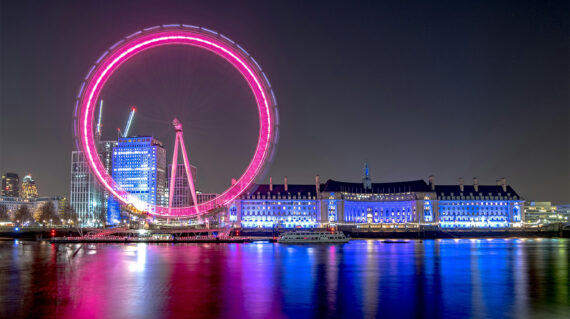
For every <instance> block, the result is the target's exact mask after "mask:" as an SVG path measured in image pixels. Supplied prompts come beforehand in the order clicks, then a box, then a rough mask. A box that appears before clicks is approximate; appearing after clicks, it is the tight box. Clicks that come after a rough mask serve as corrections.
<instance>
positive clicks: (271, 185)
mask: <svg viewBox="0 0 570 319" xmlns="http://www.w3.org/2000/svg"><path fill="white" fill-rule="evenodd" d="M269 191H270V192H272V191H273V177H271V176H269Z"/></svg>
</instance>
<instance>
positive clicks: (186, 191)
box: [166, 164, 197, 207]
mask: <svg viewBox="0 0 570 319" xmlns="http://www.w3.org/2000/svg"><path fill="white" fill-rule="evenodd" d="M190 170H191V171H192V178H193V179H194V185H196V184H197V183H196V173H197V169H196V167H195V166H192V165H190ZM171 172H172V164H168V184H167V185H166V187H167V191H170V189H169V187H170V181H171V179H172V176H171ZM169 196H170V195H169ZM193 203H194V201H193V200H192V193H191V192H190V185H189V184H188V174H186V168H185V167H184V164H177V166H176V179H175V180H174V195H173V196H172V207H186V206H190V205H192V204H193Z"/></svg>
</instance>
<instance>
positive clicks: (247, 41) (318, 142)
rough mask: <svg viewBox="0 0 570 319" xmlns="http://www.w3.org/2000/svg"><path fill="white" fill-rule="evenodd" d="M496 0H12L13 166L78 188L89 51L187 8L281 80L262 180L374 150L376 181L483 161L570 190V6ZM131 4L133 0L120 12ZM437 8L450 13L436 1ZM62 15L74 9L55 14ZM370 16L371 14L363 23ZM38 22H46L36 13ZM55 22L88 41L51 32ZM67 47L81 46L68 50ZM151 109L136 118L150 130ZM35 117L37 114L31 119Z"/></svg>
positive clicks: (303, 177)
mask: <svg viewBox="0 0 570 319" xmlns="http://www.w3.org/2000/svg"><path fill="white" fill-rule="evenodd" d="M141 5H142V6H146V7H152V5H151V4H148V3H142V4H141ZM486 5H492V6H493V8H494V9H495V10H493V12H492V14H491V13H489V12H487V11H485V10H483V9H482V7H478V6H477V5H475V4H452V5H451V6H452V7H453V12H454V14H456V15H457V17H458V18H456V17H455V16H452V15H451V14H448V13H446V11H444V10H441V8H437V7H436V8H433V7H430V8H422V7H421V5H420V4H416V5H413V6H412V5H410V6H409V7H408V6H406V5H401V7H386V6H385V5H378V7H377V6H371V7H365V6H362V7H359V8H352V7H351V8H349V10H342V9H343V8H345V7H343V6H341V5H337V4H331V5H330V6H327V7H323V8H321V7H319V6H318V5H316V4H308V5H306V7H304V8H303V10H301V12H300V11H299V10H295V11H291V10H290V9H288V8H281V7H280V5H279V4H271V5H269V4H263V5H260V6H258V7H256V8H255V9H254V10H252V11H249V10H245V9H243V8H238V7H236V8H234V9H235V10H233V11H235V12H232V13H229V12H218V11H216V10H215V9H212V8H205V9H204V10H202V11H201V12H202V13H201V14H198V13H196V12H195V11H193V10H190V5H188V6H184V5H183V6H182V7H183V8H185V10H180V11H181V12H180V13H174V12H172V11H171V10H169V9H168V8H164V7H159V8H157V10H159V12H162V13H163V15H160V14H159V15H154V16H152V17H149V16H146V15H145V14H133V15H131V16H130V17H129V18H127V19H111V20H117V21H111V22H110V21H109V19H103V18H101V16H100V13H101V12H102V11H104V10H106V9H108V7H106V6H108V5H107V4H104V5H102V6H101V8H92V9H93V13H91V14H89V13H87V11H89V10H85V9H84V8H80V7H81V6H77V7H73V6H72V7H71V8H70V9H69V10H67V11H66V12H68V13H70V12H74V13H77V14H75V15H74V14H70V15H69V16H65V17H60V16H59V15H58V13H57V12H58V11H57V5H55V6H54V7H49V6H46V8H45V10H43V14H45V17H43V18H41V19H37V18H38V17H35V16H34V14H33V13H32V12H31V11H30V12H28V11H26V10H27V9H26V7H25V5H18V4H5V3H3V4H2V6H3V10H2V11H3V12H14V13H19V14H17V15H16V14H14V15H13V16H14V17H18V18H17V19H15V18H11V16H10V15H6V14H4V15H3V19H2V20H3V22H4V26H3V27H2V38H1V40H2V49H1V50H2V55H1V56H2V59H1V63H2V69H3V72H2V75H1V76H2V81H1V85H2V92H5V93H3V97H2V101H1V105H0V107H1V116H0V133H1V134H0V149H1V151H0V153H1V154H0V169H1V170H2V173H5V172H16V173H18V174H19V175H20V176H21V177H22V176H24V175H25V174H26V173H28V172H31V173H33V176H34V179H35V180H36V182H37V183H38V189H39V191H40V194H41V195H42V196H45V195H54V194H58V195H64V196H67V195H68V194H69V180H70V176H69V165H70V163H69V154H70V153H71V151H72V150H73V149H74V145H73V134H72V124H71V123H70V122H71V117H72V112H73V99H74V97H75V95H76V93H77V90H78V89H79V84H80V82H81V79H82V78H83V77H84V75H85V73H86V72H87V71H88V68H89V65H90V64H91V63H93V61H94V60H96V58H97V57H98V55H99V54H100V53H101V52H103V51H104V50H105V49H106V48H108V47H109V46H110V45H112V44H113V43H115V41H116V40H117V39H119V38H121V37H124V36H125V35H128V34H130V33H132V32H134V31H136V30H138V29H140V28H144V27H148V26H152V25H155V24H163V23H171V22H180V23H192V24H197V25H203V26H206V27H211V28H214V29H216V30H218V31H220V32H221V33H223V34H227V35H228V36H230V37H231V38H232V39H234V40H236V41H238V42H239V43H241V44H243V45H244V46H246V47H247V48H248V50H249V51H250V52H251V53H252V55H253V56H254V57H255V58H256V60H258V61H259V63H260V64H261V65H263V66H264V70H265V71H267V73H268V76H269V78H270V80H271V82H272V84H273V85H274V87H275V88H276V95H277V100H278V101H279V111H280V117H281V123H282V126H281V128H280V132H281V136H280V141H279V145H278V146H277V153H276V156H275V158H274V160H273V163H272V165H271V166H270V171H269V172H268V174H267V176H266V178H265V180H260V182H261V183H267V181H268V178H269V176H273V178H275V179H281V178H282V177H283V176H288V177H289V179H290V180H291V181H294V182H295V183H310V182H311V180H312V178H313V177H314V175H315V174H320V175H321V176H322V178H323V179H329V178H331V179H339V180H354V181H358V180H359V178H360V167H361V166H362V164H363V163H364V162H368V163H369V165H370V166H371V168H372V169H373V172H374V173H373V176H372V179H373V181H374V182H392V181H399V180H414V179H418V178H421V179H424V180H425V179H427V176H428V175H431V174H433V175H435V177H436V184H437V183H441V184H454V183H456V181H457V178H458V177H463V178H464V179H465V180H470V179H471V178H472V177H475V176H477V177H478V178H479V180H480V181H481V183H484V184H494V182H495V181H496V180H497V179H499V178H501V177H506V178H507V180H508V181H509V184H512V185H514V187H516V189H517V190H518V192H519V193H520V194H521V196H523V197H524V198H525V199H527V200H536V201H553V202H555V203H567V202H570V198H569V196H570V195H569V194H570V168H569V167H568V164H567V163H568V162H570V156H569V149H568V147H567V145H568V142H569V138H570V134H569V131H568V130H569V125H568V124H569V123H568V122H569V113H568V112H569V110H568V97H569V90H568V86H569V85H568V76H567V75H568V59H567V56H568V54H567V53H568V52H569V51H568V43H567V41H561V40H562V39H567V35H568V28H567V26H568V21H567V19H565V18H564V16H563V15H561V14H559V13H557V12H559V11H560V10H562V11H563V10H564V8H565V7H566V5H563V4H560V6H561V8H558V7H556V6H550V7H547V6H544V5H541V4H536V3H533V4H527V5H526V6H517V7H516V8H511V7H510V6H509V5H506V4H490V3H487V4H486ZM40 6H41V4H40ZM127 7H128V6H127V5H126V3H124V4H123V3H119V5H118V7H117V12H118V13H117V14H119V13H124V12H126V11H127V10H128V9H127ZM281 9H282V10H281ZM321 9H323V10H324V11H323V12H324V14H320V13H323V12H321ZM423 9H426V10H430V13H434V14H437V15H436V16H437V17H438V18H439V19H436V20H437V21H439V22H438V23H436V22H434V21H436V20H432V19H427V18H425V17H424V16H422V15H421V14H420V13H421V11H422V10H423ZM510 10H516V12H517V13H518V15H517V16H511V15H510V12H511V11H510ZM40 11H42V10H40ZM80 11H81V14H79V13H80ZM147 11H148V10H147ZM229 11H232V10H229ZM368 11H369V12H368ZM383 11H386V12H387V13H385V15H384V13H382V12H383ZM26 12H27V14H26ZM276 12H280V14H279V15H278V14H275V13H276ZM388 13H390V14H388ZM244 15H246V16H247V15H250V16H257V15H262V16H270V17H271V19H269V20H271V21H267V20H264V19H243V16H244ZM376 15H379V16H378V18H373V17H376ZM165 16H167V17H168V19H166V18H165ZM238 16H240V18H239V19H238ZM537 16H539V17H548V18H549V20H548V21H549V22H548V23H545V22H544V21H543V20H540V24H539V22H538V21H537V19H534V20H533V19H532V18H533V17H537ZM57 17H59V18H64V19H63V21H64V22H66V23H62V22H57V23H56V22H52V20H53V21H57V20H61V19H57ZM342 18H344V20H343V19H342ZM361 18H363V21H364V22H365V23H364V24H361V25H359V26H358V27H354V28H351V27H350V21H357V20H360V19H361ZM382 18H384V19H387V20H386V21H385V20H383V19H382ZM398 18H399V19H402V21H399V19H398ZM410 18H414V19H412V21H408V20H409V19H410ZM35 20H38V21H35ZM48 20H49V21H48ZM83 20H86V21H88V23H85V24H84V23H83V22H84V21H83ZM166 20H168V21H166ZM172 20H176V21H172ZM404 20H405V21H404ZM244 21H247V23H246V22H244ZM342 21H345V23H344V24H343V23H341V22H342ZM388 22H389V24H386V23H388ZM39 24H41V25H42V26H43V28H42V30H38V28H35V27H33V26H34V25H39ZM495 24H498V25H495ZM103 25H105V27H104V28H103ZM23 26H27V27H23ZM341 26H343V27H342V28H341ZM450 30H453V31H450ZM497 30H498V31H497ZM51 33H62V34H67V35H68V36H69V37H70V38H72V39H73V41H59V42H57V41H56V42H53V43H52V42H46V41H44V40H42V39H44V38H45V39H47V38H49V37H48V35H49V34H51ZM87 34H88V35H89V37H84V36H83V35H87ZM545 34H548V37H545V36H544V35H545ZM19 38H26V39H30V40H29V41H27V42H24V43H20V42H18V41H17V39H19ZM63 38H65V37H63ZM314 38H320V39H322V41H317V42H319V43H318V44H317V43H314V41H313V39H314ZM341 43H343V44H341ZM8 48H9V49H8ZM39 48H45V49H46V50H45V53H44V54H43V55H42V56H41V57H37V56H36V57H33V58H30V60H28V59H25V57H26V56H27V55H26V54H24V53H25V52H28V51H31V50H38V49H39ZM355 48H356V49H355ZM451 49H453V50H452V51H453V52H454V53H453V54H451V53H450V52H451ZM67 53H69V54H70V55H71V56H73V59H70V60H69V59H63V58H61V56H62V55H63V56H65V54H67ZM57 70H63V72H58V71H57ZM293 73H294V74H295V75H293ZM24 83H25V84H24ZM151 85H152V83H151ZM22 88H25V89H26V90H29V91H31V92H33V94H29V92H28V93H25V92H24V91H22ZM167 102H172V101H167ZM40 105H42V106H41V107H40ZM142 112H144V108H143V111H142ZM142 112H141V114H142ZM137 120H138V119H135V124H134V128H133V130H134V131H135V132H137V129H138V132H139V134H143V133H145V132H144V131H142V130H141V127H138V128H137ZM120 121H121V123H122V122H123V121H124V118H121V119H120ZM141 121H144V118H141ZM24 123H25V124H26V126H27V127H28V128H30V127H31V128H32V129H28V130H22V129H19V128H20V127H21V125H23V124H24ZM142 123H144V122H142ZM202 138H204V137H202ZM172 140H173V138H172ZM36 141H37V142H36ZM39 141H41V142H39ZM165 142H167V143H168V142H171V141H165ZM21 145H26V146H27V147H21ZM188 145H190V148H191V149H192V148H193V145H196V143H188ZM199 146H200V145H199ZM14 150H16V151H14ZM387 150H389V151H387ZM245 153H247V152H245ZM190 154H191V156H192V150H191V151H190ZM300 154H302V155H300ZM245 156H246V157H247V154H246V155H245ZM38 159H41V160H38ZM205 159H208V158H205ZM212 160H213V162H215V164H216V165H219V166H221V165H223V163H224V162H223V161H218V160H216V159H215V158H213V159H212ZM196 164H197V167H201V165H200V163H196ZM213 186H215V185H213ZM213 186H212V187H213Z"/></svg>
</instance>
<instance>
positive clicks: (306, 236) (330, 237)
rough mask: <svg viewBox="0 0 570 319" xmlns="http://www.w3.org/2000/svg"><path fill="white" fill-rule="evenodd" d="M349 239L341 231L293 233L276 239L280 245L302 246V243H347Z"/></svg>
mask: <svg viewBox="0 0 570 319" xmlns="http://www.w3.org/2000/svg"><path fill="white" fill-rule="evenodd" d="M349 241H350V237H347V236H345V235H344V233H343V232H341V231H335V232H330V231H294V232H288V233H284V234H282V235H281V236H279V238H278V239H277V242H278V243H281V244H304V243H342V244H344V243H348V242H349Z"/></svg>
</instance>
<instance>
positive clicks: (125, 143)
mask: <svg viewBox="0 0 570 319" xmlns="http://www.w3.org/2000/svg"><path fill="white" fill-rule="evenodd" d="M112 177H113V180H114V181H115V182H116V183H117V187H118V188H119V189H121V190H123V191H126V192H128V193H130V194H131V195H132V196H134V197H136V198H138V199H139V200H140V201H141V202H142V203H144V204H143V205H144V207H137V208H139V209H141V210H143V211H147V212H149V213H153V212H155V211H156V205H165V204H167V201H168V199H167V198H166V192H165V189H166V151H165V149H164V147H163V146H162V143H161V142H160V141H158V140H156V139H154V138H152V137H125V138H120V139H119V142H118V145H117V146H116V147H114V148H113V160H112ZM120 213H121V207H120V204H119V202H118V201H117V200H115V199H114V198H112V197H111V198H110V199H109V210H108V218H107V219H108V221H109V222H110V223H114V224H116V223H119V222H120V219H121V217H120Z"/></svg>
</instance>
